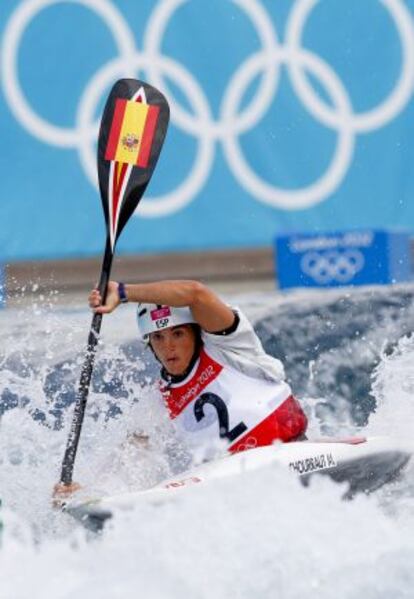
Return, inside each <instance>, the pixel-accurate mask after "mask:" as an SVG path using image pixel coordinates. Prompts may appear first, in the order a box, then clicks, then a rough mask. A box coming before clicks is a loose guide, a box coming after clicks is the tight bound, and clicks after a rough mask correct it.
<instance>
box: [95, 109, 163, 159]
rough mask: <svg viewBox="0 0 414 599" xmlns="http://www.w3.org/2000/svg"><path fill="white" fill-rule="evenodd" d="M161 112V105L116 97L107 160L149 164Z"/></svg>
mask: <svg viewBox="0 0 414 599" xmlns="http://www.w3.org/2000/svg"><path fill="white" fill-rule="evenodd" d="M158 113H159V108H158V106H152V105H150V104H144V103H142V102H133V101H131V100H125V99H120V98H117V100H116V103H115V110H114V116H113V118H112V124H111V131H110V133H109V139H108V145H107V146H106V152H105V160H116V161H117V162H123V163H128V164H133V165H134V166H140V167H141V168H146V167H147V166H148V161H149V158H150V154H151V146H152V140H153V138H154V133H155V128H156V126H157V119H158Z"/></svg>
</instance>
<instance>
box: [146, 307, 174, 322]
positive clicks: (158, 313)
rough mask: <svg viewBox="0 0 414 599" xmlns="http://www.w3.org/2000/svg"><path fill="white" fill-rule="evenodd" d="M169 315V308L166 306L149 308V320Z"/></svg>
mask: <svg viewBox="0 0 414 599" xmlns="http://www.w3.org/2000/svg"><path fill="white" fill-rule="evenodd" d="M168 316H171V310H170V308H169V307H168V306H162V307H161V308H157V310H151V320H158V319H159V318H167V317H168Z"/></svg>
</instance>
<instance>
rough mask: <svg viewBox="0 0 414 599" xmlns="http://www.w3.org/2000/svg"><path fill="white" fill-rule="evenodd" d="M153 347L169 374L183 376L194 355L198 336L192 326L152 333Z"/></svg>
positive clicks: (186, 325) (181, 326) (150, 338)
mask: <svg viewBox="0 0 414 599" xmlns="http://www.w3.org/2000/svg"><path fill="white" fill-rule="evenodd" d="M149 340H150V343H151V347H152V349H153V350H154V353H155V355H156V356H157V358H158V360H159V361H160V362H161V364H162V365H163V366H164V368H165V370H166V371H167V372H168V373H169V374H173V375H180V374H183V373H184V372H185V371H186V370H187V368H188V366H189V364H190V362H191V359H192V357H193V355H194V351H195V347H196V334H195V331H194V329H193V327H192V326H191V325H190V324H184V325H180V326H176V327H171V328H169V329H164V330H163V331H156V332H155V333H151V334H150V337H149Z"/></svg>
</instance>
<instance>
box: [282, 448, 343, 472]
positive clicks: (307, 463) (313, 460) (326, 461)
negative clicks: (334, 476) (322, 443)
mask: <svg viewBox="0 0 414 599" xmlns="http://www.w3.org/2000/svg"><path fill="white" fill-rule="evenodd" d="M334 466H336V461H335V458H334V457H333V455H332V454H331V453H321V454H320V455H317V456H312V457H310V458H304V459H303V460H295V461H294V462H290V463H289V468H290V469H291V470H293V472H296V473H297V474H307V473H308V472H315V471H317V470H325V469H326V468H333V467H334Z"/></svg>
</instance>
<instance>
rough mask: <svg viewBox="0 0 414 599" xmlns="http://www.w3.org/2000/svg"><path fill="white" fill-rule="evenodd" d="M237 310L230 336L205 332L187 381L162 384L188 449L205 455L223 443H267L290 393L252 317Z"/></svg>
mask: <svg viewBox="0 0 414 599" xmlns="http://www.w3.org/2000/svg"><path fill="white" fill-rule="evenodd" d="M238 314H239V317H240V322H239V324H238V327H237V329H236V330H235V331H234V332H232V333H230V334H229V335H227V336H226V335H212V334H209V333H203V341H204V346H203V349H202V351H201V354H200V357H199V359H198V360H197V362H196V364H195V365H194V367H193V369H192V371H191V372H190V374H189V375H188V376H187V378H186V379H185V380H183V381H181V382H179V383H175V384H166V383H165V384H164V383H163V384H162V386H161V391H162V394H163V398H164V402H165V404H166V406H167V408H168V412H169V415H170V418H171V419H172V421H173V423H174V425H175V428H176V430H177V432H178V433H179V435H180V437H182V438H183V440H184V442H185V443H186V445H187V446H189V448H192V449H196V448H197V449H200V448H202V449H203V450H204V451H205V454H206V456H205V457H209V454H210V453H214V452H217V448H218V447H219V446H220V445H221V446H223V444H224V447H225V448H226V449H227V450H229V451H235V450H237V451H240V450H242V449H247V448H250V447H254V446H256V445H258V444H262V443H260V442H259V441H258V439H260V437H263V433H264V436H265V437H266V435H267V437H269V430H267V431H266V430H265V429H266V426H267V428H268V429H269V427H270V426H272V427H273V429H274V419H273V421H272V415H273V414H274V413H275V411H276V410H277V409H278V408H279V407H280V406H281V405H282V404H283V403H284V402H285V401H286V400H287V399H289V398H290V397H291V390H290V387H289V385H288V384H287V383H285V382H284V381H283V380H282V377H283V367H282V365H281V363H280V362H279V361H278V360H276V359H275V358H272V357H271V356H268V355H267V354H266V353H265V352H264V350H263V347H262V345H261V343H260V340H259V339H258V337H257V335H256V334H255V332H254V330H253V328H252V326H251V325H250V323H249V321H248V320H247V318H246V317H245V316H244V315H243V314H242V313H239V312H238ZM292 400H293V398H292ZM293 401H295V400H293ZM299 409H300V408H299ZM269 417H270V419H269ZM266 423H268V424H267V425H266ZM271 434H274V433H271ZM267 437H266V438H267ZM271 440H272V439H271ZM271 440H270V442H271ZM273 440H274V439H273Z"/></svg>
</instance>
